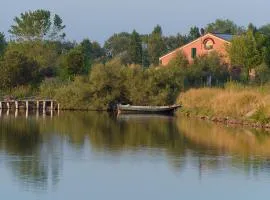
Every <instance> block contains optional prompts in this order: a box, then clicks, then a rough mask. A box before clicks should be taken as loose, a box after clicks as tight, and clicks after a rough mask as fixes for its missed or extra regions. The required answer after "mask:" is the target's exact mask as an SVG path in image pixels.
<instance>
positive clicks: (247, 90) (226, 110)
mask: <svg viewBox="0 0 270 200" xmlns="http://www.w3.org/2000/svg"><path fill="white" fill-rule="evenodd" d="M269 92H270V87H269V85H266V86H262V87H252V86H243V85H240V84H235V83H229V84H227V85H226V86H225V88H200V89H191V90H188V91H187V92H185V93H181V94H180V95H179V97H178V100H177V102H178V103H181V104H182V105H183V107H184V109H185V110H187V111H189V112H192V113H195V114H197V115H206V116H210V117H211V116H217V117H232V118H236V119H250V120H255V121H260V122H262V123H268V122H269V116H270V93H269Z"/></svg>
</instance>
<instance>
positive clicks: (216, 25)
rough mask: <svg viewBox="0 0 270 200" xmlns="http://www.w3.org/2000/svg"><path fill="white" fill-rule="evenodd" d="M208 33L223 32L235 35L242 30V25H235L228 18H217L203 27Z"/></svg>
mask: <svg viewBox="0 0 270 200" xmlns="http://www.w3.org/2000/svg"><path fill="white" fill-rule="evenodd" d="M205 30H206V32H208V33H224V34H233V35H237V34H240V33H243V32H244V29H243V28H242V27H239V26H237V25H236V24H235V23H234V22H233V21H231V20H229V19H225V20H223V19H217V20H216V21H215V22H213V23H210V24H208V25H207V26H206V27H205Z"/></svg>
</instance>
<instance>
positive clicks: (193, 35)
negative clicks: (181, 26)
mask: <svg viewBox="0 0 270 200" xmlns="http://www.w3.org/2000/svg"><path fill="white" fill-rule="evenodd" d="M200 36H201V34H200V29H199V28H198V27H197V26H194V27H191V28H190V31H189V34H188V38H189V41H192V40H196V39H197V38H199V37H200Z"/></svg>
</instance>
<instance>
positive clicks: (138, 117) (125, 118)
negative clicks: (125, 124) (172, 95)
mask: <svg viewBox="0 0 270 200" xmlns="http://www.w3.org/2000/svg"><path fill="white" fill-rule="evenodd" d="M117 119H118V120H120V121H129V120H132V121H144V122H145V121H149V120H153V119H154V120H171V119H174V117H173V116H172V115H165V114H136V115H134V114H124V115H118V116H117Z"/></svg>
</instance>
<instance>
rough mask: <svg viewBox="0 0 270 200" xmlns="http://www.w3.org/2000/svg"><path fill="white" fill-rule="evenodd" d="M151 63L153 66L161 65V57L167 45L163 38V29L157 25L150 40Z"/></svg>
mask: <svg viewBox="0 0 270 200" xmlns="http://www.w3.org/2000/svg"><path fill="white" fill-rule="evenodd" d="M147 48H148V55H149V61H150V63H151V64H153V65H158V64H159V57H160V56H161V55H162V54H163V53H164V52H165V48H166V46H165V43H164V39H163V37H162V29H161V27H160V26H159V25H157V26H156V27H155V28H154V30H153V32H152V33H151V34H150V36H149V38H148V47H147Z"/></svg>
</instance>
